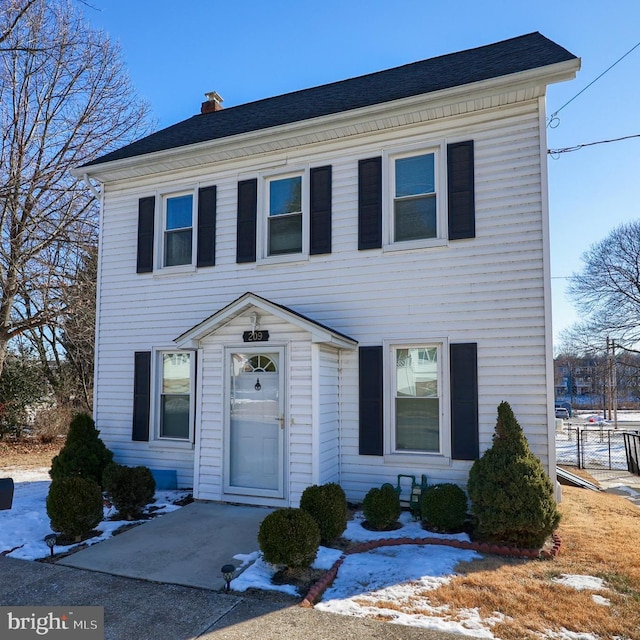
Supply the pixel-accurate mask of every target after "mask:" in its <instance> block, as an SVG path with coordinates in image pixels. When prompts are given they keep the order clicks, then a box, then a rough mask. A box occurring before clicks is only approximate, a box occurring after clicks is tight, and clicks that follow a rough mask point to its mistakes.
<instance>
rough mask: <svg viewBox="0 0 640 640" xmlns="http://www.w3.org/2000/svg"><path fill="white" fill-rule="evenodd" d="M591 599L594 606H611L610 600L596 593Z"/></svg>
mask: <svg viewBox="0 0 640 640" xmlns="http://www.w3.org/2000/svg"><path fill="white" fill-rule="evenodd" d="M591 598H592V599H593V601H594V602H595V603H596V604H601V605H602V606H603V607H610V606H611V600H609V599H608V598H604V597H603V596H599V595H598V594H597V593H594V594H593V595H592V596H591Z"/></svg>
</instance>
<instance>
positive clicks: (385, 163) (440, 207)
mask: <svg viewBox="0 0 640 640" xmlns="http://www.w3.org/2000/svg"><path fill="white" fill-rule="evenodd" d="M428 153H433V154H434V170H435V188H436V237H435V238H422V239H419V240H404V241H398V242H396V241H394V239H393V238H394V232H395V231H394V215H393V214H394V199H395V161H396V160H398V159H400V158H410V157H412V156H419V155H424V154H428ZM446 159H447V154H446V146H445V142H444V141H441V142H438V143H431V144H429V143H427V142H425V143H423V144H416V145H410V146H405V147H398V148H394V149H385V150H383V152H382V220H383V226H382V248H383V250H384V251H406V250H412V249H424V248H425V247H444V246H447V245H448V244H449V242H448V238H447V236H448V233H447V215H446V212H447V167H446Z"/></svg>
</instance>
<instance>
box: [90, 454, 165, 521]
mask: <svg viewBox="0 0 640 640" xmlns="http://www.w3.org/2000/svg"><path fill="white" fill-rule="evenodd" d="M102 486H103V487H104V490H105V491H106V492H107V494H108V495H109V497H110V498H111V501H112V502H113V504H114V506H115V507H116V509H117V510H118V511H119V513H120V515H121V516H122V517H123V518H126V519H127V520H133V519H134V518H136V517H137V516H138V515H139V514H140V512H141V511H142V508H143V507H144V506H145V505H146V504H149V502H151V500H153V494H154V493H155V491H156V481H155V480H154V479H153V475H152V474H151V471H149V469H148V467H125V466H124V465H120V464H116V463H115V462H112V463H111V464H109V465H107V467H106V468H105V470H104V473H103V475H102Z"/></svg>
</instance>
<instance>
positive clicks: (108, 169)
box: [71, 58, 580, 182]
mask: <svg viewBox="0 0 640 640" xmlns="http://www.w3.org/2000/svg"><path fill="white" fill-rule="evenodd" d="M579 69H580V58H573V59H571V60H566V61H563V62H558V63H555V64H552V65H546V66H544V67H536V68H534V69H528V70H527V71H520V72H517V73H512V74H508V75H504V76H499V77H496V78H490V79H488V80H482V81H480V82H474V83H470V84H464V85H457V86H455V87H450V88H447V89H442V90H439V91H434V92H430V93H422V94H419V95H416V96H412V97H409V98H401V99H399V100H393V101H390V102H382V103H378V104H375V105H370V106H367V107H362V108H358V109H353V110H349V111H341V112H339V113H334V114H330V115H325V116H320V117H316V118H309V119H306V120H299V121H296V122H292V123H287V124H283V125H279V126H276V127H269V128H265V129H257V130H255V131H249V132H246V133H242V134H238V135H234V136H228V137H225V138H217V139H213V140H207V141H204V142H199V143H195V144H188V145H183V146H178V147H172V148H170V149H164V150H162V151H156V152H152V153H146V154H141V155H137V156H133V157H130V158H123V159H120V160H113V161H111V162H104V163H100V164H96V165H89V166H81V167H76V168H74V169H72V170H71V174H72V175H73V176H75V177H76V178H80V179H85V180H86V179H88V178H93V179H95V180H97V181H99V182H111V181H115V180H117V179H120V178H114V179H112V180H110V179H109V175H110V174H111V175H114V174H122V173H123V172H124V173H126V172H128V171H129V170H132V169H137V171H136V176H137V177H140V176H144V175H152V174H154V173H157V172H158V171H157V169H156V167H157V166H158V165H160V164H166V163H167V162H170V161H175V162H178V161H180V160H188V159H189V158H190V157H191V156H198V155H200V154H202V153H204V152H206V151H208V150H210V149H214V148H217V147H224V146H234V147H237V146H249V145H250V144H251V143H252V142H254V141H256V140H258V139H260V138H263V137H264V136H266V135H269V136H278V135H283V134H285V133H286V134H287V135H291V134H293V133H295V132H300V131H302V130H304V129H306V128H312V127H314V126H316V127H317V126H322V127H323V128H331V126H332V125H334V124H337V123H344V121H345V119H346V120H354V121H357V120H362V119H364V118H366V117H372V116H375V115H376V114H378V113H382V112H384V113H385V115H387V116H388V115H389V108H390V107H389V105H393V107H392V108H394V109H398V110H406V109H411V108H412V107H413V106H415V105H416V104H419V103H423V102H424V101H425V98H427V99H428V100H429V102H430V103H431V102H434V103H436V102H440V101H449V100H455V98H456V97H460V96H462V95H465V94H468V93H471V92H473V93H478V94H480V93H483V92H488V91H492V92H493V91H500V90H504V89H505V88H507V87H516V86H519V85H523V86H524V85H527V86H530V85H537V86H547V85H549V84H554V83H557V82H562V81H565V80H570V79H572V78H574V77H575V76H576V73H577V72H578V71H579Z"/></svg>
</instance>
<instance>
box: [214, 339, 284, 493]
mask: <svg viewBox="0 0 640 640" xmlns="http://www.w3.org/2000/svg"><path fill="white" fill-rule="evenodd" d="M226 360H227V367H226V369H227V372H226V375H227V393H226V404H227V411H226V415H227V419H226V429H225V431H226V442H225V452H226V455H225V463H226V464H225V492H226V493H232V494H240V495H246V496H257V497H273V498H282V497H283V496H284V427H285V420H284V375H283V372H282V368H281V367H282V363H283V361H284V349H283V348H277V347H275V348H274V347H271V348H256V347H255V346H253V345H251V347H250V348H249V349H247V350H236V349H228V350H227V358H226Z"/></svg>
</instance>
